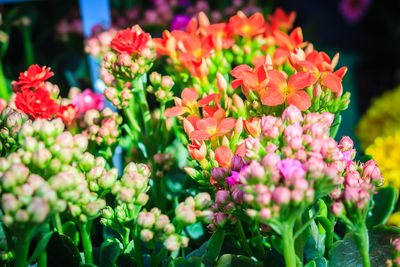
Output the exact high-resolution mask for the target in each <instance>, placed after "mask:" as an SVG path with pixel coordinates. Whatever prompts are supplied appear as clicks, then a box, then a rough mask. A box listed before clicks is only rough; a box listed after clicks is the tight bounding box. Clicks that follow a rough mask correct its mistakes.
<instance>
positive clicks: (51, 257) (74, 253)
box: [47, 232, 81, 266]
mask: <svg viewBox="0 0 400 267" xmlns="http://www.w3.org/2000/svg"><path fill="white" fill-rule="evenodd" d="M80 261H81V256H80V253H79V250H78V248H77V247H76V246H75V245H74V243H73V242H72V240H71V238H69V237H68V236H66V235H61V234H59V233H57V232H56V233H54V234H53V235H52V237H51V239H50V242H49V244H48V246H47V264H48V266H59V265H60V263H62V264H63V266H79V263H80Z"/></svg>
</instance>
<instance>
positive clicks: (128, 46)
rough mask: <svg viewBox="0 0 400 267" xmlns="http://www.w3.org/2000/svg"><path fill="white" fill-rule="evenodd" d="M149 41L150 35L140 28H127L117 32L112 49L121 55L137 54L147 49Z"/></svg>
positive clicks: (112, 42)
mask: <svg viewBox="0 0 400 267" xmlns="http://www.w3.org/2000/svg"><path fill="white" fill-rule="evenodd" d="M149 40H150V34H149V33H145V32H144V31H143V30H142V29H141V28H140V27H139V26H136V27H133V28H126V29H125V30H123V31H120V32H117V34H116V35H115V37H114V39H112V41H111V48H112V49H114V50H115V51H117V52H118V53H121V54H122V53H127V54H129V55H132V54H137V53H138V52H140V51H141V50H142V49H143V48H145V47H146V45H147V43H148V42H149Z"/></svg>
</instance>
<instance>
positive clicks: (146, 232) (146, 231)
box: [140, 229, 154, 242]
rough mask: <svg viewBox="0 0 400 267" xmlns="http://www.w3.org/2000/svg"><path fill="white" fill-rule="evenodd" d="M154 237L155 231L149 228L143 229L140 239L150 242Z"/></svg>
mask: <svg viewBox="0 0 400 267" xmlns="http://www.w3.org/2000/svg"><path fill="white" fill-rule="evenodd" d="M153 237H154V233H153V232H152V231H150V230H149V229H142V230H141V231H140V240H142V241H143V242H149V241H150V240H152V239H153Z"/></svg>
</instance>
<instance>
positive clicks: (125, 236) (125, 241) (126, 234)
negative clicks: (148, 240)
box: [122, 227, 131, 248]
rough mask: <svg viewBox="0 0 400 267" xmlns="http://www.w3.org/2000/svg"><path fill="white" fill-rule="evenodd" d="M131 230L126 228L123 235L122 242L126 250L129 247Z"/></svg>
mask: <svg viewBox="0 0 400 267" xmlns="http://www.w3.org/2000/svg"><path fill="white" fill-rule="evenodd" d="M130 233H131V230H130V229H129V228H128V227H124V230H123V235H122V242H123V244H124V248H127V247H128V245H129V234H130Z"/></svg>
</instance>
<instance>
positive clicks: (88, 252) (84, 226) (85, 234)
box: [79, 221, 94, 264]
mask: <svg viewBox="0 0 400 267" xmlns="http://www.w3.org/2000/svg"><path fill="white" fill-rule="evenodd" d="M90 228H91V222H90V221H89V222H86V223H79V230H80V232H81V238H82V247H83V253H84V254H85V263H89V264H93V262H94V261H93V248H92V241H91V240H90Z"/></svg>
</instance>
